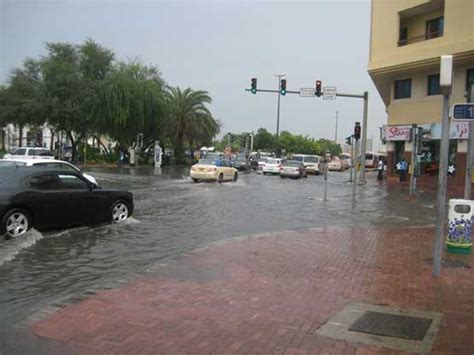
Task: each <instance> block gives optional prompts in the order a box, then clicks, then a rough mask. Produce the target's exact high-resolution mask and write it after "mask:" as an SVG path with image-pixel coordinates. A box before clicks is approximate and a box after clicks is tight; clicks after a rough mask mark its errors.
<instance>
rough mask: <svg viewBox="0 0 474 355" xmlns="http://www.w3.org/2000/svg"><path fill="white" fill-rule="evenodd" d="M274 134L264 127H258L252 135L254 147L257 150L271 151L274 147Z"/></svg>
mask: <svg viewBox="0 0 474 355" xmlns="http://www.w3.org/2000/svg"><path fill="white" fill-rule="evenodd" d="M275 141H276V140H275V136H274V135H273V134H271V133H270V132H268V131H267V130H266V129H265V128H259V129H258V131H257V134H256V135H255V137H254V147H255V149H257V150H267V151H272V150H273V149H274V148H275Z"/></svg>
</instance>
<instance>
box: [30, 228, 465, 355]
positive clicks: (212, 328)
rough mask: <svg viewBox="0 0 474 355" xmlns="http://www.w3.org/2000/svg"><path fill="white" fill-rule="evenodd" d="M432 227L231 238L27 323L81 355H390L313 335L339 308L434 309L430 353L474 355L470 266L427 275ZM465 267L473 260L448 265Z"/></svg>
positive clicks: (386, 351)
mask: <svg viewBox="0 0 474 355" xmlns="http://www.w3.org/2000/svg"><path fill="white" fill-rule="evenodd" d="M433 235H434V231H433V229H431V228H407V229H384V230H370V229H365V230H356V229H327V230H323V229H321V230H311V231H306V232H286V233H276V234H272V235H267V236H263V237H250V238H240V239H236V240H233V241H229V242H226V243H222V244H216V245H212V246H210V247H209V248H207V249H204V250H201V251H196V252H194V253H191V254H188V255H185V256H184V257H183V258H182V259H181V260H179V261H177V262H173V263H172V264H170V265H167V266H159V267H157V268H156V270H155V271H154V272H153V273H152V274H151V275H150V276H146V277H144V278H143V279H140V280H136V281H134V282H131V283H130V284H128V285H127V286H125V287H123V288H119V289H114V290H108V291H104V292H101V293H99V294H97V295H94V296H92V297H90V298H89V299H86V300H84V301H82V302H80V303H78V304H74V305H70V306H68V307H66V308H64V309H62V310H61V311H59V312H57V313H55V314H53V315H52V316H50V317H49V318H47V319H44V320H41V321H39V322H37V323H35V324H33V331H34V332H35V334H37V335H38V336H41V337H47V338H50V339H55V340H58V341H62V342H64V343H66V344H67V345H69V346H71V347H72V348H73V349H75V350H77V351H78V352H80V353H84V354H112V353H114V354H115V353H116V354H148V353H149V354H182V353H198V354H210V353H213V354H225V353H249V354H287V355H289V354H295V355H296V354H357V355H359V354H375V353H380V354H390V353H394V354H395V353H396V354H398V353H400V352H397V351H393V350H389V349H382V348H377V347H370V346H366V345H362V344H349V343H346V342H344V341H338V340H333V339H329V338H325V337H320V336H316V335H314V332H315V331H316V330H317V329H318V328H319V327H320V326H321V325H322V324H323V323H324V322H326V321H327V320H328V319H329V318H331V317H332V316H333V315H334V314H335V313H337V312H338V311H339V310H341V309H342V308H343V307H344V306H345V305H346V304H349V303H352V302H365V303H371V304H383V305H390V306H397V307H402V308H409V309H418V310H425V311H438V312H442V313H443V314H444V315H445V322H444V324H443V327H442V328H441V330H440V332H439V334H438V336H437V339H436V341H435V343H434V346H433V349H432V353H433V354H469V355H471V354H473V352H474V336H473V334H474V268H471V269H469V268H444V269H443V271H442V277H441V278H439V279H434V278H432V276H431V265H430V263H429V260H427V259H429V258H431V250H432V247H431V245H432V240H433ZM445 257H447V258H449V259H456V260H462V261H464V262H465V263H467V264H470V265H473V266H474V258H473V256H472V255H470V256H448V255H446V256H445Z"/></svg>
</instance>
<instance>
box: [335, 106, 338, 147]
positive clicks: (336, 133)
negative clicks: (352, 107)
mask: <svg viewBox="0 0 474 355" xmlns="http://www.w3.org/2000/svg"><path fill="white" fill-rule="evenodd" d="M338 118H339V111H336V132H335V134H334V143H335V144H336V145H337V120H338Z"/></svg>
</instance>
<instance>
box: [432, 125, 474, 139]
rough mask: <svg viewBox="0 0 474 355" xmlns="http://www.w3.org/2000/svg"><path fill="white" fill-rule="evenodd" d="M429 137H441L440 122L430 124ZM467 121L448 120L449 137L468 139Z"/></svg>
mask: <svg viewBox="0 0 474 355" xmlns="http://www.w3.org/2000/svg"><path fill="white" fill-rule="evenodd" d="M430 138H431V139H441V123H433V124H432V125H431V137H430ZM468 138H469V122H454V121H453V122H450V124H449V139H468Z"/></svg>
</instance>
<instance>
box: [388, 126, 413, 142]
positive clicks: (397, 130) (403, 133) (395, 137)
mask: <svg viewBox="0 0 474 355" xmlns="http://www.w3.org/2000/svg"><path fill="white" fill-rule="evenodd" d="M410 130H411V126H386V127H385V139H386V140H387V141H407V140H409V139H410Z"/></svg>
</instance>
